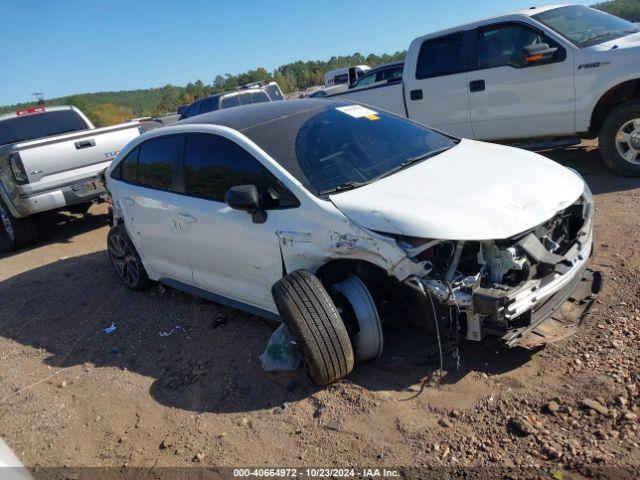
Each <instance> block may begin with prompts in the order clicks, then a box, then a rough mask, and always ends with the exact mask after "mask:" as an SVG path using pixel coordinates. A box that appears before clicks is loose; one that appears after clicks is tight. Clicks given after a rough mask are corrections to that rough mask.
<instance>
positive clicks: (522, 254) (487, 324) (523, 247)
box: [397, 192, 601, 348]
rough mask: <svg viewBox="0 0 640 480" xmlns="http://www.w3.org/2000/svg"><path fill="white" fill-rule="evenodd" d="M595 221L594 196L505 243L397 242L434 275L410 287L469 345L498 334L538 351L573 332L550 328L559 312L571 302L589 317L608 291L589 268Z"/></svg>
mask: <svg viewBox="0 0 640 480" xmlns="http://www.w3.org/2000/svg"><path fill="white" fill-rule="evenodd" d="M592 216H593V200H592V198H591V195H590V193H589V192H587V193H585V195H583V196H582V197H581V198H580V199H578V200H577V201H576V202H575V203H574V204H573V205H571V206H570V207H568V208H566V209H564V210H562V211H560V212H559V213H558V214H557V215H555V216H554V217H553V218H551V219H550V220H548V221H547V222H545V223H544V224H542V225H538V226H537V227H535V228H533V229H532V230H529V231H527V232H523V233H521V234H519V235H517V236H515V237H512V238H509V239H505V240H494V241H448V240H426V241H425V240H424V239H417V238H408V237H402V238H397V242H398V244H399V245H400V246H401V247H402V248H403V249H404V250H405V251H406V252H407V254H408V255H409V256H411V257H413V258H414V259H415V260H416V261H419V262H422V263H423V265H424V267H425V270H426V272H427V273H426V274H425V275H420V276H418V275H414V276H412V277H410V278H409V279H407V280H406V281H405V283H406V284H408V285H410V286H412V287H413V288H414V289H416V290H418V291H419V292H421V293H422V294H423V295H425V296H426V297H427V299H428V301H429V302H430V304H431V306H432V311H433V312H432V313H433V316H435V317H436V318H438V320H439V321H442V319H444V321H445V323H449V325H443V326H444V327H448V328H449V329H451V328H454V327H455V328H456V329H457V330H459V331H460V332H461V333H462V334H463V335H464V336H466V338H467V339H468V340H476V341H479V340H482V338H483V337H484V336H486V335H494V336H495V335H497V336H500V337H502V339H503V340H504V342H505V344H506V345H507V346H509V347H513V346H516V345H519V346H524V347H530V348H531V347H534V346H537V345H540V344H544V343H548V342H550V341H554V340H555V338H552V337H557V336H558V335H559V332H560V333H562V332H564V330H565V329H563V328H562V327H563V325H556V326H555V327H558V328H551V329H550V328H549V325H550V324H549V322H553V321H557V319H554V318H551V317H552V315H553V313H554V312H555V311H556V310H557V309H558V308H559V307H561V306H562V305H563V304H564V303H565V302H566V301H568V300H572V301H574V302H577V304H579V305H580V306H581V307H584V308H583V309H582V310H583V312H584V313H586V311H587V310H588V308H589V307H590V306H591V303H592V302H593V300H594V299H595V295H596V294H597V293H598V291H599V290H600V288H601V278H600V274H599V273H598V272H593V271H592V270H590V269H588V268H587V261H588V259H589V257H590V255H591V248H592V242H593V240H592ZM584 313H583V314H580V315H578V317H580V318H583V315H584ZM545 322H546V325H543V323H545ZM561 323H562V321H561ZM452 324H453V325H452ZM564 326H567V325H564ZM552 330H553V331H552ZM564 336H566V335H564Z"/></svg>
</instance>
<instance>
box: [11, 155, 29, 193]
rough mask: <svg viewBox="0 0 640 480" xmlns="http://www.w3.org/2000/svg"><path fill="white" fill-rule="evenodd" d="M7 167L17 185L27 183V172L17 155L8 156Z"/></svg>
mask: <svg viewBox="0 0 640 480" xmlns="http://www.w3.org/2000/svg"><path fill="white" fill-rule="evenodd" d="M9 165H11V171H12V172H13V176H14V178H15V179H16V183H17V184H19V185H24V184H25V183H29V178H28V177H27V172H26V171H25V169H24V165H23V164H22V159H21V158H20V154H19V153H12V154H11V155H10V156H9Z"/></svg>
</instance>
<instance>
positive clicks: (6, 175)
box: [0, 106, 140, 246]
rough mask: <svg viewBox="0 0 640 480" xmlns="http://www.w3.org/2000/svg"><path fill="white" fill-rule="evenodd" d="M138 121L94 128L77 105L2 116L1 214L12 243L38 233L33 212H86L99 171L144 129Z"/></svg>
mask: <svg viewBox="0 0 640 480" xmlns="http://www.w3.org/2000/svg"><path fill="white" fill-rule="evenodd" d="M139 126H140V124H139V123H138V122H128V123H123V124H120V125H113V126H110V127H104V128H95V127H94V126H93V124H92V123H91V121H90V120H89V119H88V118H87V117H86V116H85V115H84V114H83V113H82V112H81V111H80V110H78V109H77V108H75V107H69V106H60V107H43V106H37V107H33V108H26V109H21V110H17V111H16V112H15V113H10V114H7V115H2V116H0V220H1V228H2V232H3V233H4V234H5V235H6V237H7V238H8V239H9V242H10V243H11V245H14V246H20V245H26V244H28V243H30V242H33V241H34V240H35V239H36V237H37V230H36V225H35V223H34V221H33V216H34V215H36V214H38V213H42V212H47V211H51V210H62V209H67V210H72V211H74V212H86V211H87V209H88V208H89V206H90V205H91V202H92V201H94V200H96V199H98V198H99V197H100V196H101V195H103V194H104V185H103V183H102V181H101V180H100V173H101V172H102V171H103V170H104V169H105V168H106V167H107V166H108V165H109V164H110V163H111V161H112V160H113V159H114V158H115V157H116V156H117V155H118V153H119V152H120V149H121V148H122V147H123V146H124V145H126V144H127V143H128V142H129V141H130V140H132V139H133V138H135V137H137V136H138V135H139V134H140V130H139Z"/></svg>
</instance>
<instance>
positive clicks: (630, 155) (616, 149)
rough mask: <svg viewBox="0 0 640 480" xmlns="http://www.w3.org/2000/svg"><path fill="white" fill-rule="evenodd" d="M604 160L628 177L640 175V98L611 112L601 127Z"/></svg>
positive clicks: (613, 168) (600, 138)
mask: <svg viewBox="0 0 640 480" xmlns="http://www.w3.org/2000/svg"><path fill="white" fill-rule="evenodd" d="M599 143H600V151H601V152H602V157H603V159H604V163H605V164H606V165H607V166H608V167H609V168H610V169H611V170H613V171H614V172H616V173H619V174H620V175H624V176H626V177H640V101H638V100H632V101H629V102H627V103H624V104H622V105H620V106H619V107H618V108H616V109H615V110H614V111H613V112H611V113H610V114H609V115H608V116H607V118H606V119H605V121H604V123H603V124H602V128H601V130H600V137H599Z"/></svg>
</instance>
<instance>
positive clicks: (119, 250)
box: [107, 225, 153, 291]
mask: <svg viewBox="0 0 640 480" xmlns="http://www.w3.org/2000/svg"><path fill="white" fill-rule="evenodd" d="M107 249H108V250H109V258H110V259H111V264H112V265H113V268H114V270H115V271H116V274H117V275H118V277H120V279H121V280H122V283H124V284H125V285H126V286H127V287H128V288H130V289H131V290H137V291H141V290H146V289H148V288H149V287H151V286H152V285H153V282H152V281H151V280H150V279H149V276H148V275H147V271H146V270H145V269H144V265H142V261H141V260H140V256H139V255H138V252H136V249H135V247H134V246H133V243H132V242H131V239H130V238H129V235H127V231H126V230H125V227H124V225H116V226H115V227H112V228H111V230H109V234H108V236H107Z"/></svg>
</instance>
